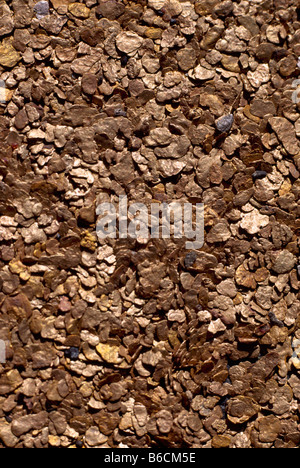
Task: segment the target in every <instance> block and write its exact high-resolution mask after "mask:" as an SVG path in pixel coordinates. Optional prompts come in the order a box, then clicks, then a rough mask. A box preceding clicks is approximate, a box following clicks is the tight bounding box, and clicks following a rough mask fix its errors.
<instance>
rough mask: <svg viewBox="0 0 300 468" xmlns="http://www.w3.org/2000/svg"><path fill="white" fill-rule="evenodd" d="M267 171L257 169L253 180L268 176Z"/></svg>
mask: <svg viewBox="0 0 300 468" xmlns="http://www.w3.org/2000/svg"><path fill="white" fill-rule="evenodd" d="M267 175H268V174H267V172H266V171H255V172H253V174H252V178H253V180H261V179H265V178H266V177H267Z"/></svg>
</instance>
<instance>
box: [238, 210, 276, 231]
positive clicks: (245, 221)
mask: <svg viewBox="0 0 300 468" xmlns="http://www.w3.org/2000/svg"><path fill="white" fill-rule="evenodd" d="M269 222H270V220H269V216H267V215H261V214H260V212H259V211H258V210H257V209H256V208H254V209H253V210H252V211H250V213H246V214H242V221H241V223H240V226H241V228H242V229H244V230H245V231H247V232H248V234H251V235H254V234H257V233H258V232H259V231H260V230H261V229H262V228H263V227H265V226H267V225H268V224H269Z"/></svg>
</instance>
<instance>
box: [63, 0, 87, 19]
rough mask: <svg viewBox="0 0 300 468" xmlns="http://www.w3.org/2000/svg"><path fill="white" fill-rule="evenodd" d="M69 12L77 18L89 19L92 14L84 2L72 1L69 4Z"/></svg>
mask: <svg viewBox="0 0 300 468" xmlns="http://www.w3.org/2000/svg"><path fill="white" fill-rule="evenodd" d="M68 9H69V12H70V13H72V15H74V16H75V17H76V18H80V19H87V18H89V16H90V13H91V11H90V9H89V8H87V7H86V6H85V5H84V3H71V4H70V5H69V8H68Z"/></svg>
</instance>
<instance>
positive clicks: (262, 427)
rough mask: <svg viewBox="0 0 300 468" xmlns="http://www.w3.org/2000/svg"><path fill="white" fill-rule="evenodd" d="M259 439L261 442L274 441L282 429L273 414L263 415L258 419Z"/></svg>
mask: <svg viewBox="0 0 300 468" xmlns="http://www.w3.org/2000/svg"><path fill="white" fill-rule="evenodd" d="M258 428H259V436H258V437H259V440H260V441H261V442H263V443H270V442H274V441H275V440H276V439H277V437H278V435H279V434H280V432H281V430H282V425H281V422H280V420H279V419H278V417H276V416H274V415H269V416H265V417H264V418H262V419H260V420H259V421H258Z"/></svg>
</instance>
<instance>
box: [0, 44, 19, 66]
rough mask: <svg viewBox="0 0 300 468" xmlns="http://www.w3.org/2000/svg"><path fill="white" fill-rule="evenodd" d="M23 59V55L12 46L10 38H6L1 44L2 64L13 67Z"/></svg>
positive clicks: (0, 61)
mask: <svg viewBox="0 0 300 468" xmlns="http://www.w3.org/2000/svg"><path fill="white" fill-rule="evenodd" d="M20 60H21V55H20V54H19V52H17V51H16V49H15V48H14V47H13V46H12V44H11V41H10V40H4V41H3V42H2V44H1V45H0V65H2V67H4V68H12V67H15V66H16V65H17V63H18V62H19V61H20Z"/></svg>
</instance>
